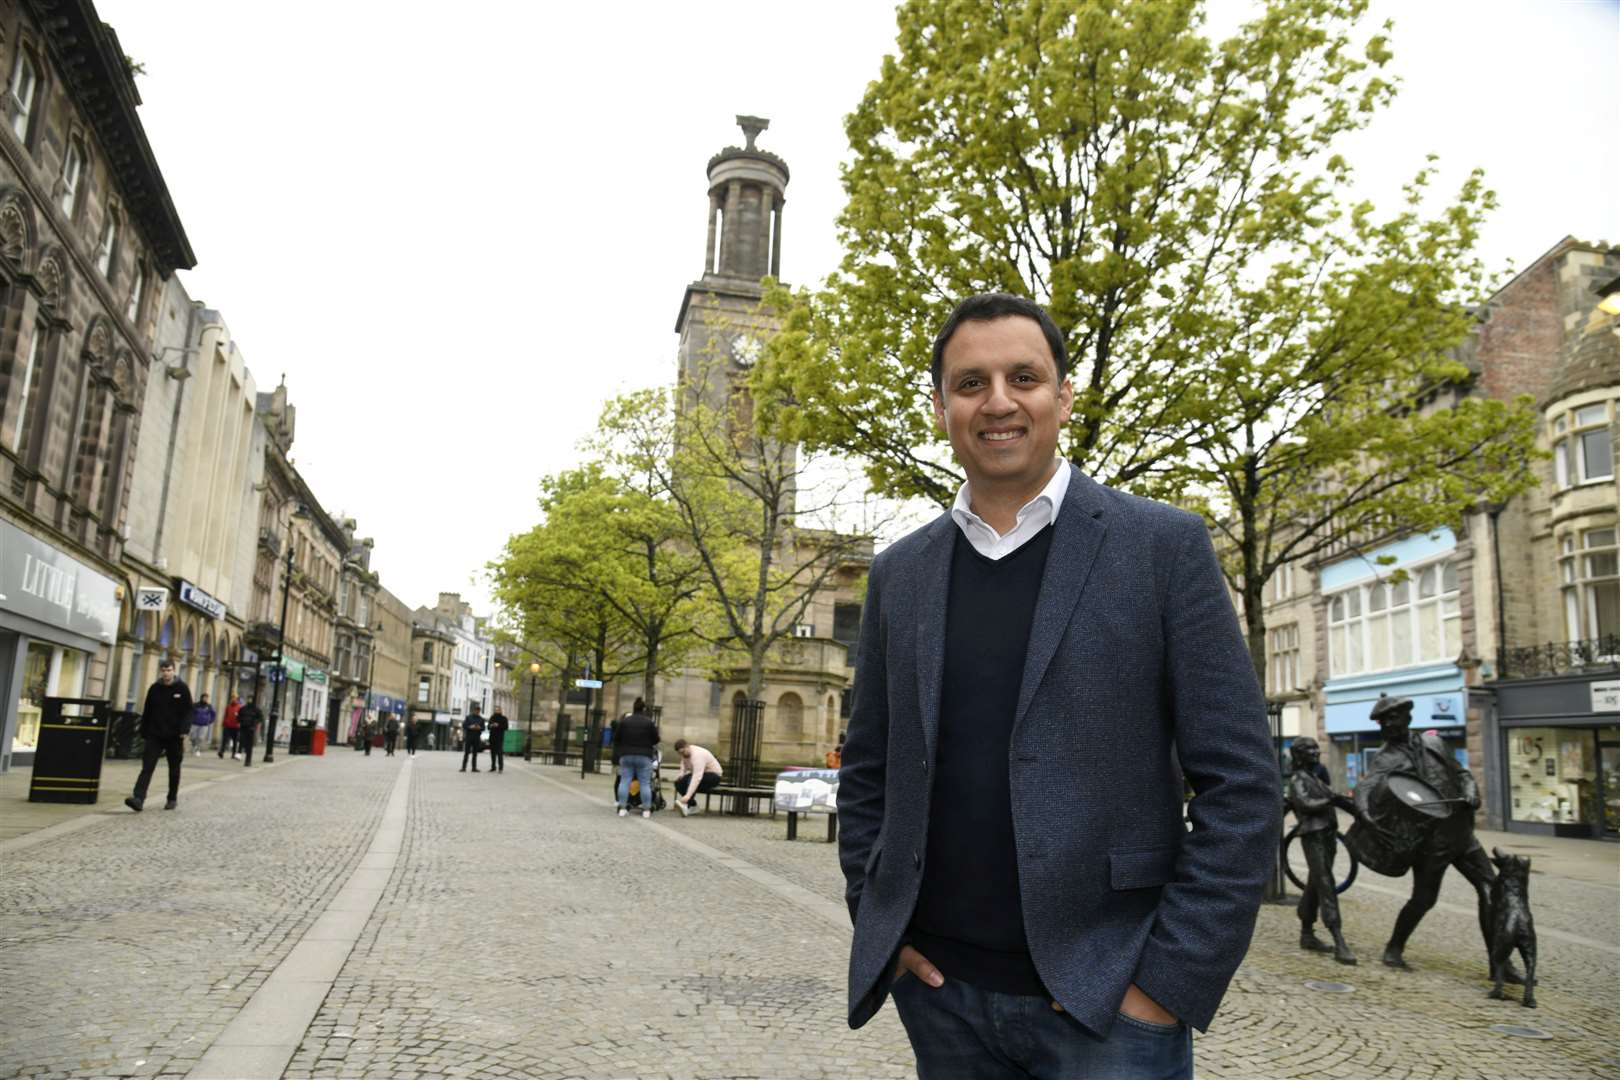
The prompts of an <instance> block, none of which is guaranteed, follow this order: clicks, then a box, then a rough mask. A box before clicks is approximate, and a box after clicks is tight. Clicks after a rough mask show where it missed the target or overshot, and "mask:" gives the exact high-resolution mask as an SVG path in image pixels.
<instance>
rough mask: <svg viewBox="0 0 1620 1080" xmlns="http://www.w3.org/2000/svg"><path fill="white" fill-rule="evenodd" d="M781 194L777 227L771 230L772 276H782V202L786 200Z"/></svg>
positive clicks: (778, 198) (778, 204)
mask: <svg viewBox="0 0 1620 1080" xmlns="http://www.w3.org/2000/svg"><path fill="white" fill-rule="evenodd" d="M786 201H787V200H786V199H783V198H782V197H781V196H780V195H778V196H777V197H776V209H775V213H776V227H775V228H774V229H772V230H771V277H773V278H777V279H780V278H781V277H782V204H783V203H784V202H786Z"/></svg>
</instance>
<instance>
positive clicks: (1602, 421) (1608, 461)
mask: <svg viewBox="0 0 1620 1080" xmlns="http://www.w3.org/2000/svg"><path fill="white" fill-rule="evenodd" d="M1552 435H1553V474H1554V478H1555V479H1556V480H1557V482H1558V487H1559V488H1560V489H1563V488H1567V487H1573V486H1574V485H1576V484H1584V483H1587V482H1588V481H1592V480H1608V479H1610V478H1612V477H1613V476H1614V452H1613V448H1612V446H1611V445H1610V438H1609V403H1608V402H1606V401H1600V402H1598V403H1597V404H1595V405H1583V406H1581V407H1580V408H1579V409H1576V410H1575V411H1574V412H1572V413H1565V414H1563V415H1560V416H1558V417H1556V418H1555V419H1554V420H1553V430H1552Z"/></svg>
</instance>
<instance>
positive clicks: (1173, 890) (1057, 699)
mask: <svg viewBox="0 0 1620 1080" xmlns="http://www.w3.org/2000/svg"><path fill="white" fill-rule="evenodd" d="M1063 467H1064V468H1069V469H1073V472H1072V474H1071V478H1070V481H1069V488H1068V492H1067V494H1066V495H1065V497H1064V500H1063V508H1062V510H1061V511H1060V513H1059V514H1058V519H1057V523H1056V525H1055V527H1054V528H1055V533H1054V535H1053V538H1052V548H1051V553H1050V555H1049V556H1048V557H1047V563H1046V574H1045V578H1044V580H1043V581H1042V584H1041V589H1040V595H1039V598H1038V599H1037V601H1036V607H1035V616H1034V622H1033V625H1032V626H1031V628H1030V637H1029V652H1028V656H1027V659H1026V660H1025V664H1024V673H1023V679H1022V683H1021V687H1020V690H1019V694H1018V706H1017V713H1016V716H1015V718H1014V722H1013V734H1012V748H1011V750H1010V752H1009V758H1008V761H1007V768H1008V769H1009V770H1011V773H1012V815H1013V831H1014V835H1015V838H1016V843H1017V846H1018V883H1019V888H1020V890H1021V893H1022V897H1023V907H1024V912H1023V915H1024V929H1025V933H1026V935H1027V937H1028V940H1029V948H1030V953H1031V956H1032V957H1033V959H1034V963H1035V968H1036V970H1037V971H1038V972H1039V973H1040V976H1041V981H1042V982H1043V983H1044V984H1045V986H1046V988H1047V989H1048V990H1049V991H1050V992H1051V994H1052V996H1053V997H1054V998H1055V999H1056V1000H1057V1001H1058V1002H1059V1003H1060V1004H1061V1005H1062V1006H1063V1007H1064V1008H1065V1009H1066V1010H1068V1012H1069V1013H1070V1014H1072V1015H1073V1016H1074V1017H1075V1019H1077V1020H1078V1021H1079V1022H1080V1023H1082V1024H1084V1025H1085V1026H1086V1027H1087V1028H1088V1029H1090V1030H1091V1031H1093V1032H1096V1033H1097V1034H1099V1035H1105V1034H1107V1032H1108V1030H1109V1029H1110V1027H1111V1026H1112V1025H1113V1022H1114V1017H1115V1016H1116V1015H1117V1011H1118V1008H1119V1004H1120V1002H1121V1000H1122V999H1123V998H1124V996H1125V990H1126V988H1127V987H1128V986H1129V985H1130V984H1131V983H1132V982H1135V983H1136V984H1137V985H1138V986H1140V987H1141V988H1142V990H1143V991H1144V992H1145V993H1146V994H1147V995H1148V996H1149V997H1151V998H1153V1000H1155V1001H1157V1002H1158V1003H1159V1004H1160V1005H1162V1006H1164V1007H1165V1008H1166V1009H1168V1010H1170V1011H1171V1012H1172V1013H1174V1014H1175V1015H1176V1016H1178V1017H1180V1018H1181V1019H1182V1020H1183V1021H1185V1022H1186V1023H1188V1024H1191V1025H1193V1026H1194V1027H1196V1028H1198V1029H1199V1030H1204V1029H1206V1028H1207V1027H1208V1026H1209V1023H1210V1021H1211V1019H1213V1017H1214V1015H1215V1010H1216V1008H1217V1007H1218V1006H1219V1005H1220V1001H1221V997H1222V995H1223V994H1224V993H1225V991H1226V986H1227V983H1228V982H1230V981H1231V978H1232V974H1233V973H1234V972H1235V971H1236V970H1237V966H1238V964H1239V963H1240V962H1241V961H1242V959H1243V955H1244V953H1245V952H1246V951H1247V949H1248V946H1249V937H1250V935H1251V934H1252V933H1253V931H1254V922H1255V917H1256V914H1257V912H1258V909H1259V903H1260V894H1261V890H1262V889H1263V887H1264V884H1265V881H1266V877H1267V875H1268V873H1269V872H1270V868H1271V865H1272V859H1273V857H1274V853H1275V852H1276V850H1277V838H1278V836H1279V831H1280V829H1281V824H1282V822H1281V817H1282V811H1281V806H1282V800H1281V798H1280V791H1281V788H1280V780H1279V778H1278V770H1277V764H1276V761H1275V758H1274V756H1273V752H1272V748H1271V739H1270V733H1269V730H1268V725H1267V722H1266V710H1265V700H1264V698H1263V697H1262V695H1261V692H1260V686H1259V682H1258V681H1257V680H1256V678H1255V672H1254V665H1253V662H1252V661H1251V659H1250V657H1249V651H1248V647H1247V645H1246V644H1245V642H1244V639H1243V636H1242V634H1241V632H1240V631H1239V629H1238V623H1237V617H1236V614H1235V612H1234V610H1233V606H1232V600H1231V598H1230V596H1229V595H1228V593H1227V590H1226V586H1225V582H1224V580H1223V578H1222V576H1221V572H1220V567H1219V565H1218V563H1217V562H1216V557H1215V549H1214V546H1213V545H1212V544H1211V542H1210V538H1209V531H1208V529H1207V527H1206V526H1205V524H1204V522H1203V520H1202V519H1201V518H1200V517H1198V515H1196V514H1191V513H1188V512H1186V511H1183V510H1177V509H1175V508H1173V507H1169V506H1165V505H1163V504H1160V503H1156V502H1152V501H1149V500H1147V499H1141V498H1137V497H1135V496H1132V495H1127V494H1125V493H1123V492H1119V491H1115V490H1113V489H1111V488H1106V487H1103V486H1102V485H1100V484H1098V483H1096V482H1095V481H1093V480H1091V479H1090V478H1088V477H1087V476H1085V475H1084V474H1082V473H1081V472H1080V471H1079V470H1078V469H1074V467H1073V466H1072V465H1068V464H1065V465H1064V466H1063ZM955 534H956V525H955V523H954V522H953V521H952V520H951V518H950V515H949V514H943V515H941V516H940V517H939V518H937V519H935V520H934V521H933V522H932V523H930V524H928V525H926V526H924V527H923V528H921V529H918V530H917V531H916V532H914V533H912V534H910V535H909V536H907V537H905V538H904V539H903V540H900V541H899V542H898V543H896V544H894V545H892V546H891V547H889V548H888V549H887V550H885V551H884V552H882V553H881V554H879V555H878V557H877V558H876V559H875V560H873V563H872V572H871V577H870V580H869V582H868V586H867V599H866V610H865V612H864V613H863V616H862V621H861V638H860V646H859V651H858V655H857V661H856V676H855V692H854V701H853V712H852V715H851V717H850V722H849V729H848V738H847V739H846V741H845V743H844V757H843V764H842V768H841V770H840V772H839V785H838V815H839V819H840V821H839V825H840V836H839V850H838V854H839V861H840V863H841V864H842V866H843V871H844V878H845V882H846V890H845V897H846V899H847V901H848V903H849V911H850V916H851V918H852V919H853V920H854V922H855V936H854V942H853V945H852V946H851V949H850V960H849V1024H850V1026H851V1027H860V1026H861V1025H862V1024H864V1023H866V1021H867V1020H869V1019H871V1017H872V1015H873V1014H874V1013H876V1012H877V1010H878V1009H879V1008H880V1007H881V1006H882V1004H883V1001H884V998H885V997H887V995H888V990H889V983H890V979H891V972H892V969H893V966H894V962H895V956H896V953H897V952H898V950H899V947H900V944H901V935H902V934H903V933H904V932H905V930H906V928H907V926H908V925H909V923H910V921H911V914H912V911H913V909H914V908H915V906H916V903H917V893H918V889H919V887H920V884H921V882H922V877H923V860H924V858H925V856H926V854H927V851H928V819H929V807H930V805H931V803H932V800H933V799H935V798H950V797H951V793H950V792H948V791H939V792H936V791H935V790H934V788H933V784H932V776H933V768H932V765H933V762H934V758H935V751H936V749H937V742H938V736H939V704H940V701H939V699H940V686H941V682H942V671H943V665H944V657H945V610H946V608H945V601H946V589H947V584H948V578H949V574H950V565H951V549H952V546H953V544H954V541H955ZM1183 776H1185V778H1186V780H1187V782H1188V783H1190V784H1191V786H1192V789H1193V790H1194V791H1195V792H1196V793H1197V797H1196V798H1194V799H1193V800H1192V802H1191V804H1190V814H1191V820H1192V828H1191V830H1190V831H1189V830H1188V829H1187V828H1186V827H1185V825H1184V823H1183V818H1182V809H1183V806H1182V794H1183V783H1182V779H1183ZM945 977H946V978H950V972H948V971H947V972H945Z"/></svg>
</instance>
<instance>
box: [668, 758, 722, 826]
mask: <svg viewBox="0 0 1620 1080" xmlns="http://www.w3.org/2000/svg"><path fill="white" fill-rule="evenodd" d="M675 752H676V753H677V754H680V755H681V775H679V776H677V777H676V778H675V806H676V808H677V809H679V810H680V812H681V817H688V816H690V815H691V814H692V812H693V811H694V810H696V809H697V807H696V805H695V800H696V799H697V797H698V796H699V795H701V794H703V793H704V792H705V791H713V790H714V789H715V788H716V787H718V786H719V784H720V776H721V769H720V762H718V761H716V760H715V757H714V755H713V754H711V753H709V752H708V751H707V750H705V749H703V747H701V746H695V745H693V744H692V743H689V742H687V741H686V740H685V739H676V740H675ZM694 780H695V781H696V783H694V782H693V781H694Z"/></svg>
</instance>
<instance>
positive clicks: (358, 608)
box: [327, 517, 402, 742]
mask: <svg viewBox="0 0 1620 1080" xmlns="http://www.w3.org/2000/svg"><path fill="white" fill-rule="evenodd" d="M338 528H339V529H341V530H342V533H343V540H344V544H343V550H344V555H343V565H342V569H341V571H340V572H339V575H338V598H337V629H336V637H335V648H334V652H333V657H332V686H331V700H330V702H329V704H328V709H329V718H328V720H327V730H328V731H329V732H330V733H331V738H333V739H334V740H336V741H339V742H348V741H349V739H350V737H351V735H352V734H353V732H354V730H355V727H356V726H357V725H358V724H359V723H360V721H361V720H362V719H367V720H371V721H376V720H377V719H378V718H379V715H380V714H381V713H398V712H399V711H400V705H401V704H402V703H401V702H398V701H396V700H393V699H389V700H382V701H381V707H380V708H379V702H378V701H377V700H372V685H371V683H372V675H373V672H372V666H371V658H372V655H373V648H374V641H375V638H376V634H377V630H378V626H377V619H376V615H375V610H376V598H377V589H378V588H379V581H378V579H377V575H376V574H375V573H374V572H373V571H372V569H371V549H372V547H373V546H374V544H373V541H372V540H371V539H370V538H369V537H367V538H366V539H364V540H361V539H357V538H356V537H355V529H356V528H357V523H356V522H355V520H354V519H353V518H343V517H340V518H339V520H338Z"/></svg>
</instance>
